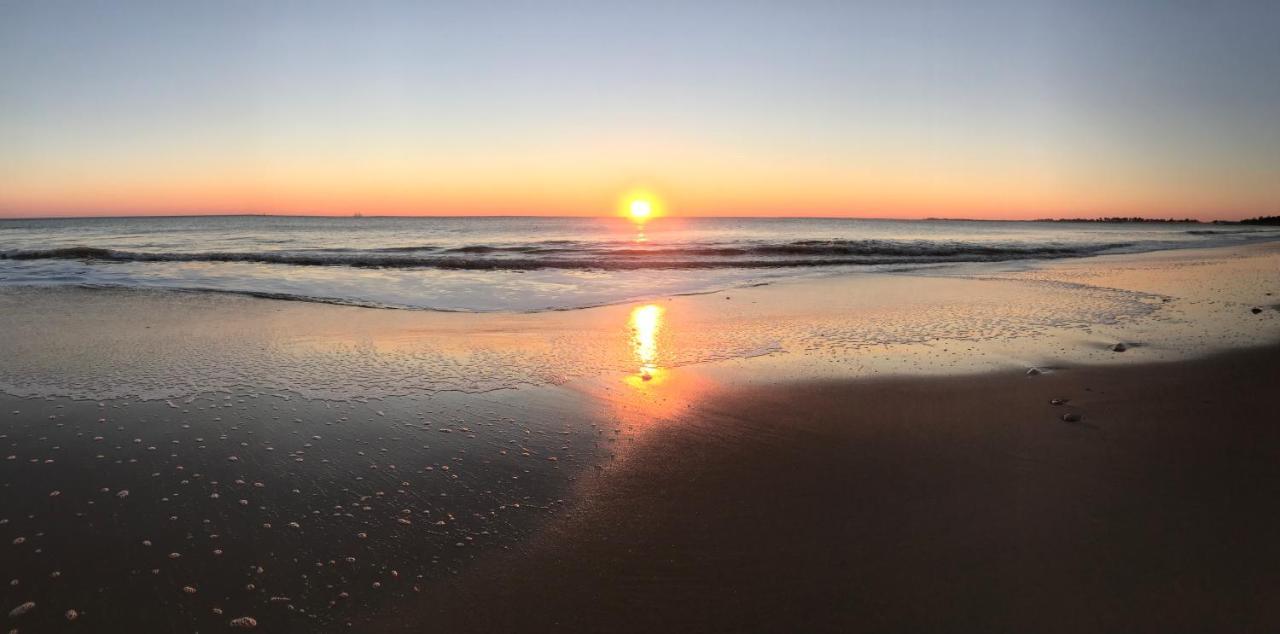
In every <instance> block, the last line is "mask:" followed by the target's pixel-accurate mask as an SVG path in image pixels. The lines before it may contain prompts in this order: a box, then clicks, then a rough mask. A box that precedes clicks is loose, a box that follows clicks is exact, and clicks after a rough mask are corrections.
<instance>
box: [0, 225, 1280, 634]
mask: <svg viewBox="0 0 1280 634" xmlns="http://www.w3.org/2000/svg"><path fill="white" fill-rule="evenodd" d="M1278 305H1280V248H1277V243H1276V242H1266V241H1264V242H1257V243H1250V244H1243V245H1227V246H1219V247H1216V248H1198V249H1197V248H1180V249H1173V250H1155V251H1149V252H1144V253H1123V252H1121V253H1114V254H1105V255H1099V256H1093V257H1075V258H1069V259H1062V260H1041V261H1035V262H1028V261H1025V260H996V261H987V262H975V263H965V264H960V265H948V266H941V267H928V268H906V269H901V270H883V269H864V270H859V271H855V272H849V273H844V274H838V275H824V276H802V277H795V278H793V279H785V280H775V281H772V282H770V283H766V284H752V285H746V286H734V287H728V288H725V289H722V290H717V291H715V292H700V293H695V294H673V295H668V296H663V295H658V296H653V297H648V298H643V299H636V300H628V301H621V302H618V303H609V304H607V305H603V306H598V307H590V308H583V309H576V310H552V311H534V312H527V311H523V312H522V311H510V310H507V311H494V312H483V313H476V312H443V311H420V310H393V309H387V308H373V307H367V306H352V305H335V304H333V303H320V302H312V301H284V300H282V299H268V298H263V297H255V296H249V295H244V294H228V293H225V292H207V291H194V290H182V289H164V288H146V287H131V288H124V287H84V286H78V285H48V284H45V285H31V284H27V285H13V286H6V287H3V288H0V311H2V312H0V314H2V315H3V325H4V328H3V330H2V331H0V358H3V359H4V362H3V364H0V388H2V389H3V391H4V392H5V394H6V395H5V396H3V397H0V404H2V405H3V407H2V408H0V414H2V415H3V417H4V427H3V429H2V430H0V446H2V447H3V449H4V450H3V451H0V454H3V456H0V457H3V458H4V460H3V461H2V462H0V509H3V511H2V512H0V549H3V552H4V557H3V561H4V564H5V565H4V566H3V568H4V570H5V574H6V575H7V578H6V579H4V580H3V581H5V582H6V583H5V585H4V586H3V587H0V596H2V597H3V601H4V605H3V610H4V613H5V614H7V615H8V616H7V619H8V621H7V622H6V625H8V626H9V627H14V628H18V629H19V630H20V631H53V630H58V631H61V630H63V629H68V630H69V629H71V628H77V627H86V626H87V627H92V628H94V629H95V630H98V631H176V630H183V631H196V630H198V631H220V630H224V629H228V628H232V627H245V626H247V624H248V623H249V621H247V620H244V619H252V622H253V623H255V624H256V627H257V629H260V630H262V631H272V632H277V631H298V632H302V631H306V632H312V631H388V630H410V631H419V630H422V629H424V628H426V629H444V630H450V631H494V630H516V631H551V630H562V631H564V630H568V631H601V630H608V631H654V630H665V631H708V630H739V631H778V630H803V631H921V630H926V631H972V630H987V631H990V630H1015V631H1080V630H1103V631H1135V630H1137V631H1169V630H1175V631H1176V630H1185V631H1203V630H1222V629H1226V630H1232V631H1270V630H1273V629H1274V628H1275V627H1276V626H1277V625H1278V624H1280V614H1277V611H1276V609H1275V607H1274V606H1275V601H1273V600H1271V599H1272V595H1273V594H1274V591H1273V588H1274V586H1275V585H1276V583H1277V576H1276V575H1275V573H1274V569H1275V564H1276V563H1277V562H1278V561H1280V553H1278V552H1277V547H1276V546H1275V545H1274V543H1273V541H1274V540H1273V539H1271V536H1272V535H1274V534H1275V532H1276V528H1277V524H1278V523H1280V514H1277V513H1275V512H1273V511H1272V510H1271V509H1270V508H1269V504H1268V503H1269V501H1270V500H1272V499H1274V497H1275V494H1276V492H1277V488H1280V473H1278V472H1277V469H1278V467H1277V466H1276V464H1277V463H1276V460H1275V458H1276V457H1277V452H1280V437H1277V432H1276V431H1275V430H1274V429H1273V427H1274V425H1273V422H1274V421H1275V420H1278V419H1280V417H1278V416H1277V414H1278V413H1280V412H1278V411H1277V405H1276V401H1275V399H1274V398H1272V397H1271V396H1270V392H1272V391H1273V390H1274V386H1275V385H1277V384H1280V383H1278V382H1277V379H1278V378H1280V364H1278V363H1277V359H1278V357H1277V350H1278V349H1277V348H1276V344H1277V342H1280V310H1277V306H1278ZM1118 344H1122V345H1118ZM1055 401H1060V402H1058V403H1057V404H1055ZM11 610H12V611H13V612H10V611H11Z"/></svg>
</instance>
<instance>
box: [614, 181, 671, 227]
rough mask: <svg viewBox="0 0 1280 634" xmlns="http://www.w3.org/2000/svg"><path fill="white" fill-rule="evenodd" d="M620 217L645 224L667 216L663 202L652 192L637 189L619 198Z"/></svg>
mask: <svg viewBox="0 0 1280 634" xmlns="http://www.w3.org/2000/svg"><path fill="white" fill-rule="evenodd" d="M618 215H620V216H623V217H625V218H630V219H631V220H633V221H635V222H637V223H643V222H645V221H647V220H650V219H652V218H657V217H659V216H664V215H666V210H665V208H664V207H663V205H662V200H661V198H659V197H658V196H657V195H656V194H654V193H653V191H652V190H649V189H644V188H636V189H631V190H629V191H627V192H626V193H624V194H622V196H620V197H619V198H618Z"/></svg>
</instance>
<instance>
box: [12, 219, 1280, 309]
mask: <svg viewBox="0 0 1280 634" xmlns="http://www.w3.org/2000/svg"><path fill="white" fill-rule="evenodd" d="M1277 237H1280V231H1277V230H1276V229H1272V228H1264V227H1251V226H1241V225H1195V224H1165V223H1132V224H1130V223H1116V224H1112V223H1054V222H991V221H930V220H923V221H898V220H853V219H808V218H798V219H773V218H768V219H764V218H753V219H746V218H676V217H666V218H657V219H653V220H650V221H648V222H646V223H644V224H637V223H634V222H632V221H631V220H628V219H624V218H530V217H499V218H475V217H472V218H444V217H430V218H384V217H377V218H332V217H273V216H212V217H211V216H201V217H164V218H84V219H46V220H0V285H80V286H89V287H126V288H153V289H171V290H185V291H213V292H226V293H240V294H248V295H256V296H263V297H274V298H281V299H293V300H303V301H316V302H329V303H339V304H353V305H361V306H372V307H384V308H402V309H420V310H440V311H475V312H486V311H522V312H528V311H542V310H568V309H575V308H584V307H589V306H598V305H605V304H613V303H620V302H627V301H635V300H642V299H647V298H653V297H659V296H669V295H680V294H695V293H706V292H713V291H717V290H722V289H727V288H733V287H741V286H748V285H756V284H766V283H771V282H776V281H779V280H785V279H790V278H797V277H805V276H815V275H830V274H840V273H847V272H851V271H858V270H877V271H884V270H910V269H917V268H921V267H939V266H944V267H949V266H956V265H963V264H965V263H975V262H1004V261H1010V262H1012V261H1035V260H1042V259H1056V258H1072V257H1085V256H1092V255H1101V254H1109V253H1123V252H1136V251H1151V250H1159V249H1172V248H1188V247H1201V246H1218V245H1225V244H1238V243H1243V242H1249V241H1255V240H1266V239H1275V238H1277Z"/></svg>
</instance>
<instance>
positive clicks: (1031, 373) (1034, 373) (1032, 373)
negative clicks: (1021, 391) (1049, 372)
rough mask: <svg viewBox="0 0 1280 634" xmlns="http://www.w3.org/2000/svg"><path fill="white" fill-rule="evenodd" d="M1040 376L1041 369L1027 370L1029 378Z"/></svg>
mask: <svg viewBox="0 0 1280 634" xmlns="http://www.w3.org/2000/svg"><path fill="white" fill-rule="evenodd" d="M1040 374H1042V372H1041V371H1040V368H1031V369H1029V370H1027V376H1039V375H1040Z"/></svg>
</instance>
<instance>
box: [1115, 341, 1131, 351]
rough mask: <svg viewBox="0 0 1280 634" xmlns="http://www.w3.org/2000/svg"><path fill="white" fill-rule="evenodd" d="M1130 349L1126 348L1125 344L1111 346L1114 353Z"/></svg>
mask: <svg viewBox="0 0 1280 634" xmlns="http://www.w3.org/2000/svg"><path fill="white" fill-rule="evenodd" d="M1128 349H1129V346H1126V345H1124V344H1123V343H1117V344H1116V345H1114V346H1111V351H1112V352H1124V351H1125V350H1128Z"/></svg>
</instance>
